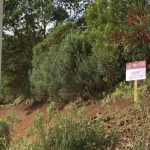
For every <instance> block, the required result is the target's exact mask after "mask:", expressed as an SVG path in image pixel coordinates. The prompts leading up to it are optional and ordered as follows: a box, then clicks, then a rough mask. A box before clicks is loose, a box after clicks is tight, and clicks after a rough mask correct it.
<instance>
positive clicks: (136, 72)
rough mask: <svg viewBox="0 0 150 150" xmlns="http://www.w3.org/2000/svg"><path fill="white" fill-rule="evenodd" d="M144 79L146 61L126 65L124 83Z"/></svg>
mask: <svg viewBox="0 0 150 150" xmlns="http://www.w3.org/2000/svg"><path fill="white" fill-rule="evenodd" d="M142 79H146V61H138V62H131V63H127V64H126V81H133V80H142Z"/></svg>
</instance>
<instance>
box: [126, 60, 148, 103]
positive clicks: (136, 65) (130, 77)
mask: <svg viewBox="0 0 150 150" xmlns="http://www.w3.org/2000/svg"><path fill="white" fill-rule="evenodd" d="M142 79H146V61H138V62H137V61H136V62H131V63H127V64H126V81H134V101H135V102H137V80H142Z"/></svg>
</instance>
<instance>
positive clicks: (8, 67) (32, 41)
mask: <svg viewBox="0 0 150 150" xmlns="http://www.w3.org/2000/svg"><path fill="white" fill-rule="evenodd" d="M60 11H61V13H60ZM58 12H59V13H58ZM67 17H68V14H67V12H66V11H65V10H63V9H61V10H60V9H58V8H56V7H55V6H54V4H53V1H52V0H42V1H41V0H6V1H5V2H4V28H3V30H4V36H3V37H4V39H3V42H4V45H3V68H2V71H3V76H4V81H3V88H2V91H3V93H6V92H4V91H5V90H6V89H9V90H6V91H10V93H12V95H13V96H17V95H18V94H24V95H26V96H29V95H30V83H29V76H28V71H29V69H31V68H32V65H31V60H32V55H33V54H32V49H33V47H34V46H35V45H36V44H37V43H38V42H41V41H42V40H43V39H44V38H45V37H46V35H47V34H48V33H49V28H54V27H55V24H57V22H62V21H63V20H65V19H66V18H67ZM8 32H9V34H8V35H6V33H8ZM10 34H11V35H12V36H11V35H10Z"/></svg>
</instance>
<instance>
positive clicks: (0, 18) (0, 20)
mask: <svg viewBox="0 0 150 150" xmlns="http://www.w3.org/2000/svg"><path fill="white" fill-rule="evenodd" d="M2 26H3V0H0V86H1V64H2Z"/></svg>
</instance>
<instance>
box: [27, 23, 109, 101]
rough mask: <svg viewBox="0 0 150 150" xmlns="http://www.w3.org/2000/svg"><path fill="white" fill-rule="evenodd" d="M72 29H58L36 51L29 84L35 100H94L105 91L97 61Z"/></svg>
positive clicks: (71, 27) (88, 47) (87, 44)
mask: <svg viewBox="0 0 150 150" xmlns="http://www.w3.org/2000/svg"><path fill="white" fill-rule="evenodd" d="M73 28H74V26H73V24H71V23H67V24H66V25H60V26H58V27H57V28H56V29H55V30H54V32H52V33H51V34H50V36H48V37H47V38H46V40H45V41H43V42H42V43H40V44H39V45H37V46H36V47H35V49H34V57H33V61H32V65H33V69H32V71H31V73H30V81H31V86H32V92H33V94H34V95H35V96H36V99H37V100H42V99H44V100H47V99H49V100H50V101H51V100H55V99H63V100H65V101H66V100H70V99H73V98H75V97H76V96H77V95H80V96H83V97H89V96H96V94H97V93H98V92H101V91H103V90H104V88H105V87H107V86H106V84H105V82H104V81H103V75H102V70H101V66H100V64H98V58H97V57H96V56H94V55H93V54H92V50H91V46H90V45H89V43H88V42H87V41H86V40H85V39H84V38H82V37H81V36H80V32H79V31H77V30H76V29H73ZM60 35H61V37H59V41H57V40H58V39H55V38H57V37H58V36H60ZM54 39H55V40H54Z"/></svg>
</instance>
